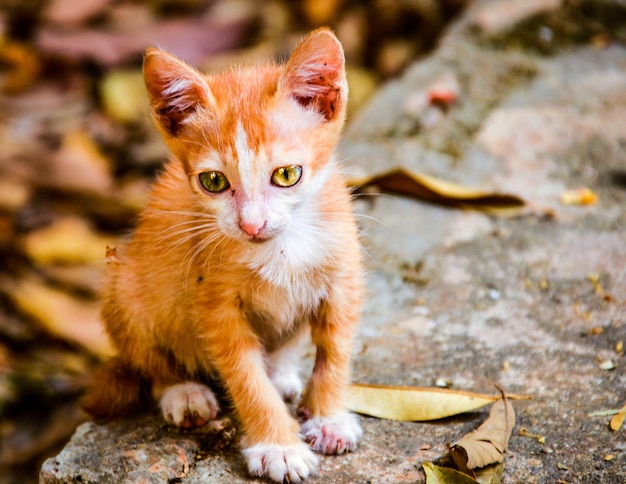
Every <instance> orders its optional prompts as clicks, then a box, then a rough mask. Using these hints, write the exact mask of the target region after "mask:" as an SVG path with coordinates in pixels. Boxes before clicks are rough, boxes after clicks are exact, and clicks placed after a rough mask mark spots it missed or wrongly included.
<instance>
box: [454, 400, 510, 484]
mask: <svg viewBox="0 0 626 484" xmlns="http://www.w3.org/2000/svg"><path fill="white" fill-rule="evenodd" d="M514 426H515V411H514V410H513V406H512V405H511V403H510V402H509V400H508V398H506V397H505V398H503V399H501V400H498V401H497V402H496V403H494V404H493V406H492V407H491V411H490V412H489V418H488V419H487V420H486V421H485V422H484V423H483V424H482V425H481V426H480V427H478V428H477V429H476V430H474V431H473V432H471V433H469V434H467V435H465V436H464V437H463V438H461V439H460V440H458V441H456V442H455V443H454V444H452V446H451V447H450V455H451V456H452V459H453V460H454V463H455V464H456V465H457V467H458V468H459V469H460V470H461V471H463V472H465V471H466V470H468V469H470V470H471V469H476V468H477V467H484V466H486V465H489V464H494V463H499V462H502V461H503V460H504V456H503V454H504V452H505V451H506V450H507V448H508V445H509V437H510V435H511V431H512V430H513V427H514Z"/></svg>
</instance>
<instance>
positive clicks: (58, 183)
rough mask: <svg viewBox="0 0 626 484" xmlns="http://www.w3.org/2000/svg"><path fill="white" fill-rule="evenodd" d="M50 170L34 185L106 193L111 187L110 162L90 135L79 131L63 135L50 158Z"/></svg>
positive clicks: (36, 180) (37, 179)
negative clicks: (59, 144)
mask: <svg viewBox="0 0 626 484" xmlns="http://www.w3.org/2000/svg"><path fill="white" fill-rule="evenodd" d="M53 158H54V159H53V165H52V166H53V169H52V170H51V172H50V173H48V174H47V176H45V177H41V176H40V175H39V177H38V178H36V179H35V180H33V181H34V182H36V183H38V184H41V185H43V186H52V187H58V188H61V189H63V190H75V191H79V192H87V193H92V192H95V193H98V194H104V195H106V194H108V193H109V192H110V190H111V187H112V185H113V177H112V175H111V162H110V160H109V159H108V158H107V157H106V156H105V155H104V154H103V153H102V151H101V150H100V148H99V147H98V145H97V144H96V142H95V141H94V140H93V139H92V138H91V136H90V135H89V134H87V133H85V132H83V131H73V132H72V131H70V132H68V133H66V134H65V136H64V137H63V141H62V143H61V149H60V150H59V151H58V152H57V153H55V154H54V155H53Z"/></svg>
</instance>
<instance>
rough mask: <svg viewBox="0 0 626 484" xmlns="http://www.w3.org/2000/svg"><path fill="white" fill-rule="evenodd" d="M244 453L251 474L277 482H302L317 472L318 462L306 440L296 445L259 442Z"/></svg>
mask: <svg viewBox="0 0 626 484" xmlns="http://www.w3.org/2000/svg"><path fill="white" fill-rule="evenodd" d="M243 455H244V457H245V459H246V464H247V465H248V471H249V472H250V474H252V475H253V476H258V477H268V478H270V479H272V480H273V481H276V482H301V481H302V480H304V479H306V478H307V477H309V476H310V475H311V474H314V473H315V470H316V468H317V462H318V459H317V457H316V456H315V454H314V453H313V452H311V449H309V447H308V446H307V445H306V444H305V443H304V442H301V443H299V444H296V445H276V444H257V445H253V446H252V447H248V448H247V449H244V450H243Z"/></svg>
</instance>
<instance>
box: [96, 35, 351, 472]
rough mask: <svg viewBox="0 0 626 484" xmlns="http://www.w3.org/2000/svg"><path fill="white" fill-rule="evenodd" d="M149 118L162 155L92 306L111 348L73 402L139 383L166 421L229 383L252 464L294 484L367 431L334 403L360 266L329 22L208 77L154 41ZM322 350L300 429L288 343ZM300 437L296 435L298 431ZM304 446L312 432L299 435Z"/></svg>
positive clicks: (211, 413)
mask: <svg viewBox="0 0 626 484" xmlns="http://www.w3.org/2000/svg"><path fill="white" fill-rule="evenodd" d="M144 76H145V81H146V86H147V88H148V93H149V95H150V102H151V106H152V115H153V118H154V121H155V123H156V125H157V127H158V129H159V131H160V132H161V134H162V135H163V138H164V140H165V142H166V144H167V146H168V147H169V149H170V150H171V152H172V154H173V155H174V156H173V158H172V160H171V161H170V162H169V163H168V164H167V166H166V168H165V171H164V173H163V174H162V175H161V176H160V177H159V179H158V180H157V181H156V183H155V185H154V187H153V189H152V192H151V196H150V201H149V204H148V206H147V207H146V209H145V210H144V212H143V214H142V218H141V221H140V222H139V224H138V226H137V228H136V230H135V232H134V234H133V235H132V237H131V238H130V240H129V241H128V242H127V244H126V246H125V247H124V248H120V249H119V251H118V252H117V258H116V261H115V263H112V264H110V265H109V268H108V269H109V270H108V275H107V282H106V285H105V289H104V294H103V298H104V309H103V316H104V320H105V322H106V326H107V329H108V332H109V334H110V336H111V338H112V340H113V341H114V343H115V345H116V347H117V350H118V354H119V356H118V357H116V358H115V359H114V360H112V361H110V362H109V363H107V364H106V365H104V366H103V367H102V368H101V370H100V371H99V373H98V375H97V376H96V377H95V378H94V382H95V383H96V384H97V385H96V384H94V385H93V387H92V388H91V389H90V392H89V393H88V395H87V396H86V397H85V399H84V406H85V408H86V409H87V410H88V411H90V412H91V413H92V414H94V415H97V416H109V417H111V416H116V415H120V414H123V413H127V412H128V411H129V410H132V409H133V408H135V407H136V406H137V405H138V404H139V401H140V396H141V385H140V383H141V382H148V383H149V384H150V385H151V392H152V396H153V397H154V398H155V399H157V400H158V401H159V404H160V407H161V410H162V412H163V416H164V418H165V420H166V421H167V422H169V423H170V424H173V425H178V426H181V427H193V426H198V425H204V424H205V423H206V422H207V421H209V420H211V419H213V418H215V417H216V415H217V413H218V412H219V406H218V401H217V399H216V398H215V395H214V394H213V391H212V390H211V389H210V388H209V387H208V386H206V384H205V382H206V381H207V380H208V379H207V377H212V378H215V379H218V380H219V381H220V382H222V383H223V385H224V387H225V388H226V390H227V391H228V396H229V398H230V400H231V401H232V403H233V406H234V408H235V410H236V413H237V417H238V420H239V422H240V424H241V426H242V429H243V433H244V439H243V442H242V445H243V454H244V456H245V459H246V462H247V465H248V469H249V471H250V473H251V474H253V475H257V476H265V477H269V478H271V479H274V480H275V481H278V482H282V481H283V480H288V481H291V482H297V481H300V480H301V479H303V478H306V477H307V476H308V475H309V474H311V473H312V472H313V471H314V470H315V467H316V465H317V458H316V457H315V455H314V454H313V453H312V452H311V449H313V450H315V451H317V452H321V453H324V454H337V453H343V452H345V451H350V450H353V449H354V448H355V447H356V445H357V441H358V439H359V438H360V436H361V433H362V431H361V428H360V426H359V424H358V422H357V420H356V418H355V416H354V415H352V414H350V413H348V412H347V411H346V409H345V406H344V388H345V385H346V383H347V382H348V379H349V372H350V368H349V367H350V353H351V344H352V336H353V332H354V327H355V324H356V322H357V320H358V317H359V307H360V304H361V299H362V285H363V274H362V268H361V250H360V246H359V242H358V239H357V228H356V224H355V221H354V217H353V214H352V212H351V203H350V195H349V192H348V190H347V189H346V186H345V183H344V180H343V179H342V177H341V175H340V173H339V167H338V164H337V161H336V160H335V156H334V154H333V152H334V150H335V146H336V145H337V142H338V140H339V136H340V132H341V128H342V125H343V122H344V117H345V111H346V101H347V96H348V86H347V84H346V77H345V71H344V57H343V50H342V48H341V45H340V44H339V41H338V40H337V39H336V37H335V36H334V35H333V34H332V33H331V32H330V31H329V30H327V29H319V30H316V31H314V32H313V33H311V34H310V35H309V36H308V37H306V38H305V39H304V40H303V41H302V42H301V43H300V44H299V45H298V47H297V48H296V49H295V51H294V53H293V54H292V56H291V58H290V59H289V60H288V62H287V63H286V65H284V66H275V65H268V66H261V67H253V68H248V69H237V68H235V69H232V70H229V71H226V72H224V73H222V74H219V75H214V76H211V75H206V76H205V75H202V74H200V73H199V72H198V71H196V70H195V69H193V68H192V67H190V66H188V65H186V64H185V63H183V62H182V61H180V60H178V59H176V58H175V57H173V56H171V55H169V54H166V53H165V52H162V51H160V50H157V49H150V50H148V51H147V53H146V57H145V61H144ZM306 331H310V333H311V335H312V340H313V343H314V344H315V346H316V349H317V357H316V360H315V367H314V369H313V374H312V376H311V378H310V379H309V381H308V383H307V385H306V387H305V388H304V392H303V396H302V402H301V406H300V413H301V415H302V416H303V418H305V419H306V420H305V422H304V423H303V424H302V426H300V425H299V424H298V423H297V422H296V420H294V419H293V418H292V417H291V415H290V414H289V412H288V409H287V407H286V405H285V404H284V403H283V398H292V397H295V396H297V395H299V394H300V393H301V391H302V384H301V382H300V380H299V377H298V371H297V368H296V364H295V363H296V362H297V360H298V356H297V349H298V342H299V341H300V339H302V336H303V334H305V333H306ZM305 442H306V443H305ZM307 444H308V445H307Z"/></svg>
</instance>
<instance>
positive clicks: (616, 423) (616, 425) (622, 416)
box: [609, 405, 626, 432]
mask: <svg viewBox="0 0 626 484" xmlns="http://www.w3.org/2000/svg"><path fill="white" fill-rule="evenodd" d="M624 420H626V405H625V406H624V407H622V410H621V411H620V412H619V413H617V414H615V415H613V418H612V419H611V423H609V427H610V428H611V430H613V431H614V432H617V431H618V430H619V429H620V427H621V426H622V424H623V423H624Z"/></svg>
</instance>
